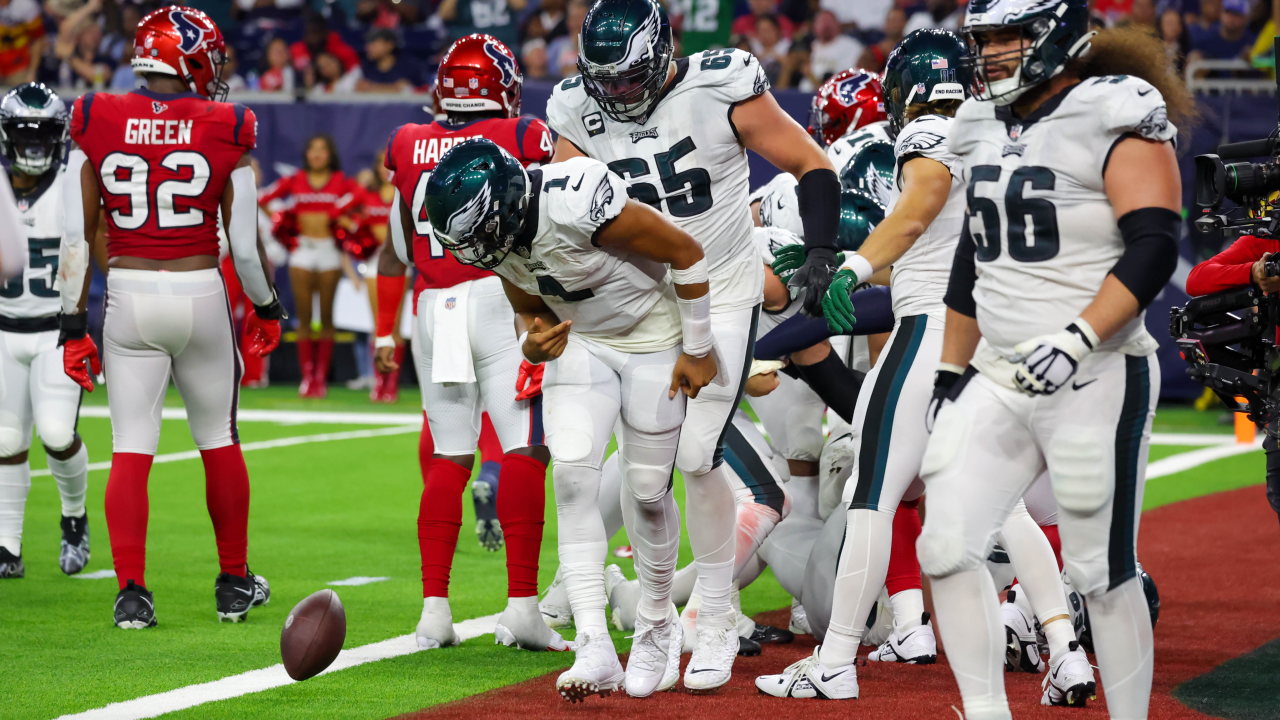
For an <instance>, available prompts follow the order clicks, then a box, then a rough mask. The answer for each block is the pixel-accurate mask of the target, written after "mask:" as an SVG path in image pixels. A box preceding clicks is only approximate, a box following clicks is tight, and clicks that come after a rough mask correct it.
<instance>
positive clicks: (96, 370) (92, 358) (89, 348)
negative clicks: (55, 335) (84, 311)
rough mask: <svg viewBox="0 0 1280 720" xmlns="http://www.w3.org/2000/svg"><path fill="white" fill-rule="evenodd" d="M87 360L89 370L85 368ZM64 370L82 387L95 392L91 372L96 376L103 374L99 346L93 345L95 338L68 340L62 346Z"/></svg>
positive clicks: (86, 336)
mask: <svg viewBox="0 0 1280 720" xmlns="http://www.w3.org/2000/svg"><path fill="white" fill-rule="evenodd" d="M86 360H88V361H89V368H88V369H87V370H86V369H85V366H84V363H85V361H86ZM62 369H63V370H64V371H65V372H66V373H67V377H69V378H71V379H72V380H75V381H76V383H77V384H78V385H79V386H80V387H82V388H84V389H85V390H88V391H89V392H93V376H91V375H90V374H89V371H90V370H92V371H93V374H94V375H99V374H101V373H102V361H101V360H99V359H98V346H97V345H94V344H93V338H91V337H89V336H88V335H85V336H84V337H80V338H76V339H74V340H67V341H66V342H65V343H64V344H63V346H62Z"/></svg>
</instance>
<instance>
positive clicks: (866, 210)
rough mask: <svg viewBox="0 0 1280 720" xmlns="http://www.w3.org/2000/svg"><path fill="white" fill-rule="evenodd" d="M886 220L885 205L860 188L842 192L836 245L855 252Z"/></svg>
mask: <svg viewBox="0 0 1280 720" xmlns="http://www.w3.org/2000/svg"><path fill="white" fill-rule="evenodd" d="M882 220H884V207H883V206H882V205H881V204H880V203H879V202H877V201H876V199H875V198H873V197H871V196H870V195H867V194H866V193H864V192H862V191H860V190H844V191H842V192H841V193H840V228H839V229H838V230H837V231H836V247H837V248H839V249H840V250H841V251H843V252H855V251H857V249H858V248H860V247H862V242H863V241H864V240H866V239H867V236H868V235H870V234H871V231H872V230H875V229H876V225H879V224H880V222H881V221H882Z"/></svg>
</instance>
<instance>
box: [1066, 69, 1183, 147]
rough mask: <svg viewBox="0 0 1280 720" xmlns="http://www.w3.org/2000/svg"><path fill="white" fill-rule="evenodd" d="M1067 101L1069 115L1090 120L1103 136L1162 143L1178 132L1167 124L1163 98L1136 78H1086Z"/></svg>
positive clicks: (1111, 76)
mask: <svg viewBox="0 0 1280 720" xmlns="http://www.w3.org/2000/svg"><path fill="white" fill-rule="evenodd" d="M1069 100H1070V102H1071V105H1072V108H1071V111H1072V114H1073V115H1074V114H1079V115H1081V116H1084V117H1089V118H1093V120H1094V122H1099V123H1101V124H1102V128H1101V129H1102V130H1103V131H1104V132H1109V133H1114V134H1124V133H1136V134H1138V135H1141V136H1142V137H1144V138H1147V139H1148V140H1166V141H1167V140H1173V139H1174V138H1176V137H1177V135H1178V129H1177V128H1176V127H1174V126H1173V124H1172V123H1170V122H1169V113H1168V109H1167V108H1166V107H1165V102H1164V96H1162V95H1161V94H1160V91H1159V90H1157V89H1156V88H1155V86H1153V85H1152V84H1151V83H1149V82H1147V81H1146V80H1143V79H1142V78H1139V77H1135V76H1132V75H1103V76H1099V77H1093V78H1089V79H1087V80H1084V81H1082V82H1081V83H1080V87H1079V88H1076V89H1075V90H1073V91H1072V92H1071V96H1070V97H1069ZM1063 104H1064V105H1065V104H1066V103H1063ZM1064 109H1065V108H1064Z"/></svg>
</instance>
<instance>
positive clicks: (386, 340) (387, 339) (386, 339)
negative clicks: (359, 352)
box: [373, 335, 396, 350]
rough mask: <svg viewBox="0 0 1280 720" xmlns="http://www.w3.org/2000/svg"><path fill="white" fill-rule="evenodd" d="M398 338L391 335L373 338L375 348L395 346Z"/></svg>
mask: <svg viewBox="0 0 1280 720" xmlns="http://www.w3.org/2000/svg"><path fill="white" fill-rule="evenodd" d="M395 346H396V339H395V338H394V337H392V336H390V335H379V336H377V337H376V338H374V339H373V349H374V350H381V349H382V348H395Z"/></svg>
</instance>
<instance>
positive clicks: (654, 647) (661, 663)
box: [626, 605, 684, 697]
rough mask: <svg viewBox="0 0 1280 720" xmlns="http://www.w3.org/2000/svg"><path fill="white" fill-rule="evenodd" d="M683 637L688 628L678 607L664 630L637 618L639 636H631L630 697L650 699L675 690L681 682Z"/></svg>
mask: <svg viewBox="0 0 1280 720" xmlns="http://www.w3.org/2000/svg"><path fill="white" fill-rule="evenodd" d="M683 636H684V627H683V626H682V625H681V624H680V614H679V613H677V612H676V606H675V605H672V606H671V613H670V615H669V616H668V618H667V621H666V622H665V623H664V624H663V625H662V626H661V627H659V626H656V625H654V624H652V623H650V622H648V621H646V620H645V619H644V618H636V634H635V635H632V636H631V637H632V638H633V641H632V643H631V655H630V657H628V658H627V680H626V688H627V694H628V695H630V696H631V697H649V696H650V695H652V694H654V693H655V692H662V691H663V690H670V689H671V688H673V687H675V684H676V681H678V680H679V679H680V648H681V647H682V646H683V644H684V637H683Z"/></svg>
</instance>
